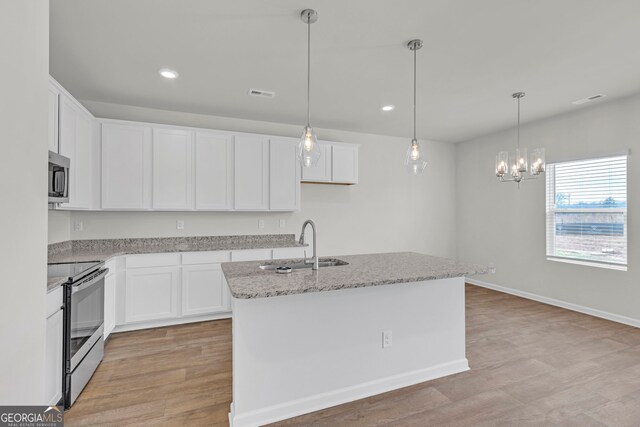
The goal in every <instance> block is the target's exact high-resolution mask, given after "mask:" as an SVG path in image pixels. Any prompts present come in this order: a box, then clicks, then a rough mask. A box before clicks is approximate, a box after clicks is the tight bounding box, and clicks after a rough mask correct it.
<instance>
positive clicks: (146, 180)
mask: <svg viewBox="0 0 640 427" xmlns="http://www.w3.org/2000/svg"><path fill="white" fill-rule="evenodd" d="M102 207H103V208H104V209H149V208H150V207H151V128H149V127H146V126H136V125H123V124H112V123H103V124H102Z"/></svg>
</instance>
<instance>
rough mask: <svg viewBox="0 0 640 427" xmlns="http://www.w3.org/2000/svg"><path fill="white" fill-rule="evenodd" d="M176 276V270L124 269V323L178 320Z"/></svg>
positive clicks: (169, 268) (164, 268) (177, 285)
mask: <svg viewBox="0 0 640 427" xmlns="http://www.w3.org/2000/svg"><path fill="white" fill-rule="evenodd" d="M179 274H180V267H153V268H138V269H133V270H127V274H126V284H125V293H126V295H125V323H132V322H141V321H145V320H160V319H171V318H176V317H178V316H179V313H178V287H179V284H180V276H179Z"/></svg>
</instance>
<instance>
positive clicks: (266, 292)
mask: <svg viewBox="0 0 640 427" xmlns="http://www.w3.org/2000/svg"><path fill="white" fill-rule="evenodd" d="M322 258H324V257H321V259H322ZM331 258H332V259H334V258H337V259H340V260H342V261H346V262H348V263H349V265H342V266H335V267H320V269H319V270H318V271H313V270H311V269H300V270H294V271H293V272H292V273H290V274H277V273H276V272H275V271H273V270H260V269H259V268H258V265H259V264H260V262H256V261H249V262H232V263H223V264H222V271H223V273H224V275H225V278H226V279H227V283H228V284H229V289H230V290H231V295H233V297H234V298H240V299H250V298H265V297H274V296H279V295H290V294H301V293H308V292H324V291H333V290H338V289H347V288H360V287H367V286H378V285H389V284H394V283H409V282H421V281H425V280H436V279H446V278H451V277H462V276H473V275H476V274H487V273H493V272H494V269H493V268H492V267H488V266H482V265H476V264H467V263H460V262H457V261H455V260H452V259H448V258H440V257H434V256H430V255H423V254H418V253H415V252H398V253H385V254H367V255H345V256H338V257H331ZM295 261H298V262H299V261H301V260H279V261H275V263H277V264H286V263H287V262H295Z"/></svg>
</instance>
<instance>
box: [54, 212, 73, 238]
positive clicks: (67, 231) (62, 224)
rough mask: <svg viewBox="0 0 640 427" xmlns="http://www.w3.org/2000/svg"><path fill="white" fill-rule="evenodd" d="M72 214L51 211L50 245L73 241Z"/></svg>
mask: <svg viewBox="0 0 640 427" xmlns="http://www.w3.org/2000/svg"><path fill="white" fill-rule="evenodd" d="M70 221H71V212H69V211H56V210H50V211H49V243H57V242H64V241H66V240H69V239H71V228H70V227H71V225H70V224H71V223H70Z"/></svg>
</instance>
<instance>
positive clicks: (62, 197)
mask: <svg viewBox="0 0 640 427" xmlns="http://www.w3.org/2000/svg"><path fill="white" fill-rule="evenodd" d="M70 166H71V159H69V158H68V157H64V156H61V155H60V154H58V153H54V152H53V151H49V203H67V202H68V201H69V167H70Z"/></svg>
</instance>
